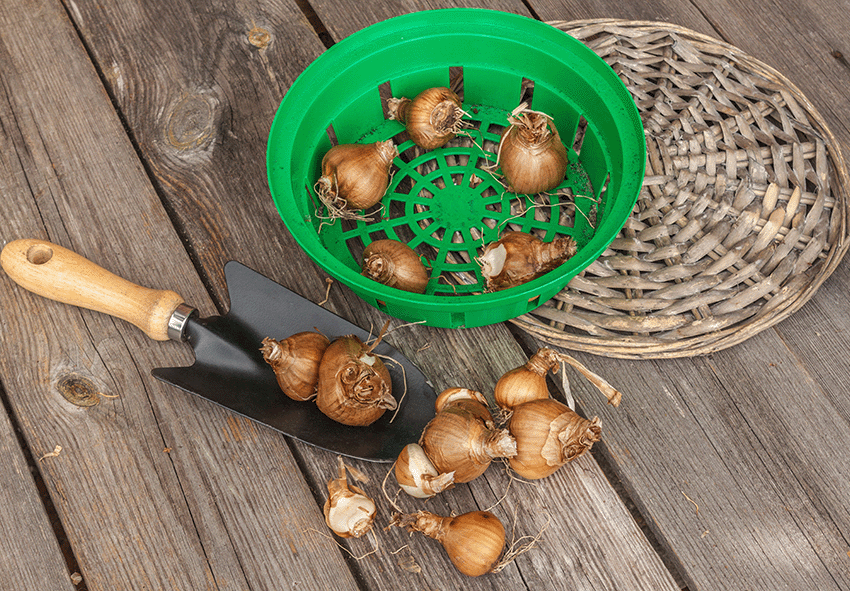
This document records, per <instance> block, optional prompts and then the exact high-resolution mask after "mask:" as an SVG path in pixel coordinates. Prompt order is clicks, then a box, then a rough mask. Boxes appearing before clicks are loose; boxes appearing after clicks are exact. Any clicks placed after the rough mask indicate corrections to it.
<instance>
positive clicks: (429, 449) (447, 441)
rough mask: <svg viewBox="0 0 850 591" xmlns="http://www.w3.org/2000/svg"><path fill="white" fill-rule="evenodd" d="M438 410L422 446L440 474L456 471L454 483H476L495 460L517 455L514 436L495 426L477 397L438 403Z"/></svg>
mask: <svg viewBox="0 0 850 591" xmlns="http://www.w3.org/2000/svg"><path fill="white" fill-rule="evenodd" d="M469 392H474V391H469ZM441 396H442V394H441ZM437 400H438V403H439V402H440V397H438V398H437ZM438 409H439V410H438V411H437V414H436V415H435V416H434V418H433V419H431V420H430V421H429V422H428V424H427V425H425V429H423V430H422V435H421V436H420V438H419V445H420V446H421V447H422V450H423V451H424V452H425V455H426V456H427V457H428V459H429V460H431V463H432V464H433V465H434V467H435V468H436V469H437V471H438V472H440V473H446V472H454V475H455V476H454V481H455V482H460V483H462V482H469V481H471V480H474V479H475V478H478V477H479V476H480V475H481V474H483V473H484V472H485V471H486V470H487V467H488V466H489V465H490V463H491V462H492V461H493V460H494V459H496V458H509V457H512V456H513V455H515V454H516V442H515V441H514V440H513V437H512V436H511V435H510V433H508V431H507V430H506V429H499V428H497V427H496V425H495V422H494V421H493V416H492V415H491V414H490V411H489V410H488V409H487V407H486V406H485V405H484V404H483V403H481V402H480V401H479V400H476V399H475V397H474V396H470V397H466V396H462V397H459V398H455V399H453V400H451V401H447V402H444V403H442V404H438Z"/></svg>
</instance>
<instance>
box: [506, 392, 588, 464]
mask: <svg viewBox="0 0 850 591" xmlns="http://www.w3.org/2000/svg"><path fill="white" fill-rule="evenodd" d="M508 430H509V431H510V433H511V435H513V437H514V439H515V441H516V454H514V456H513V457H511V458H510V459H509V460H508V462H509V463H510V466H511V468H512V469H513V470H514V472H516V473H517V474H518V475H519V476H521V477H522V478H526V479H528V480H538V479H541V478H546V477H547V476H550V475H551V474H553V473H555V471H556V470H558V468H560V467H561V466H563V465H564V464H566V463H567V462H571V461H573V460H575V459H576V458H578V457H579V456H581V455H582V454H584V453H585V452H587V451H588V450H589V449H590V448H591V447H592V446H593V444H594V443H595V442H597V441H599V440H600V439H601V437H602V426H601V421H600V420H599V418H598V417H594V418H593V419H592V420H588V419H585V418H584V417H582V416H580V415H579V414H578V413H576V412H575V411H574V410H572V409H571V408H570V407H569V406H567V405H566V404H563V403H561V402H559V401H557V400H555V399H553V398H549V399H542V400H532V401H530V402H525V403H523V404H520V405H519V406H516V407H514V409H513V413H511V417H510V419H509V420H508Z"/></svg>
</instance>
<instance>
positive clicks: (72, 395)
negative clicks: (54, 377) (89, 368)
mask: <svg viewBox="0 0 850 591" xmlns="http://www.w3.org/2000/svg"><path fill="white" fill-rule="evenodd" d="M56 388H57V389H58V390H59V393H60V394H62V396H63V397H64V398H65V400H67V401H68V402H70V403H71V404H75V405H77V406H94V405H96V404H98V403H99V402H100V392H99V391H98V389H97V387H96V386H95V385H94V382H92V381H91V380H90V379H88V378H85V377H83V376H81V375H77V374H69V375H67V376H65V377H63V378H61V379H60V380H59V382H58V383H57V384H56Z"/></svg>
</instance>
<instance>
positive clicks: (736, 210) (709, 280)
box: [512, 20, 850, 358]
mask: <svg viewBox="0 0 850 591" xmlns="http://www.w3.org/2000/svg"><path fill="white" fill-rule="evenodd" d="M550 24H552V25H553V26H555V27H556V28H559V29H561V30H563V31H565V32H567V33H569V34H570V35H572V36H574V37H576V38H577V39H579V40H581V41H582V42H584V43H586V44H587V45H588V46H589V47H590V48H591V49H593V50H594V51H595V52H596V53H597V54H598V55H600V56H601V57H602V58H603V59H604V60H605V61H606V62H607V63H608V64H609V65H611V66H612V67H613V69H614V70H615V71H616V72H617V73H618V74H619V75H620V77H621V79H622V80H623V81H624V82H625V84H626V86H627V87H628V88H629V90H630V92H631V93H632V95H633V97H634V98H635V101H636V102H637V105H638V109H639V111H640V113H641V118H642V120H643V124H644V129H645V133H646V142H647V172H646V178H645V180H644V183H643V187H642V190H641V194H640V196H639V198H638V203H637V205H636V206H635V209H634V211H633V213H632V215H631V217H630V218H629V220H628V221H627V222H626V224H625V227H624V228H623V230H622V231H621V233H620V234H619V236H618V237H617V238H616V239H615V240H614V242H613V243H612V244H611V246H610V248H609V249H608V250H607V251H606V252H604V253H603V255H602V256H601V257H600V258H599V259H598V260H597V261H596V262H595V263H593V264H592V265H591V266H590V267H588V268H587V269H586V270H585V271H584V272H583V273H581V274H580V275H579V276H577V277H576V278H575V279H573V280H572V281H571V282H570V283H569V284H568V285H567V287H565V288H564V289H563V290H562V291H560V292H559V293H558V294H557V295H556V296H555V297H554V298H552V299H551V300H550V301H548V302H546V303H545V304H544V305H543V306H541V307H539V308H537V310H535V311H533V312H531V313H529V314H525V315H523V316H520V317H519V318H517V319H515V320H513V321H512V322H514V323H515V324H516V325H518V326H519V327H521V328H522V329H524V330H525V331H527V332H529V333H531V334H533V335H535V336H537V337H538V338H539V339H541V340H543V341H544V342H548V343H550V344H552V345H556V346H560V347H563V348H566V349H573V350H581V351H588V352H591V353H595V354H598V355H604V356H609V357H621V358H662V357H685V356H692V355H700V354H707V353H711V352H714V351H718V350H721V349H724V348H726V347H729V346H732V345H735V344H737V343H740V342H741V341H743V340H745V339H747V338H749V337H751V336H753V335H755V334H757V333H758V332H760V331H762V330H764V329H766V328H768V327H770V326H773V325H774V324H776V323H777V322H779V321H780V320H782V319H784V318H786V317H788V316H789V315H790V314H792V313H793V312H795V311H796V310H798V309H799V308H800V307H801V306H802V305H803V304H804V303H805V302H807V301H808V300H809V299H810V298H811V297H812V295H813V294H814V293H815V291H816V290H817V288H818V287H819V286H820V285H821V284H822V283H823V281H824V280H825V279H826V278H827V277H828V276H829V275H830V274H831V273H832V272H833V270H834V269H835V267H836V266H837V264H838V263H839V261H840V260H841V258H842V257H843V255H844V253H845V251H846V250H847V247H848V236H847V232H848V227H847V217H848V199H847V194H848V186H850V184H849V183H848V174H847V169H846V167H845V163H844V160H843V158H842V156H841V153H840V150H839V146H838V143H837V141H836V140H835V138H834V136H833V135H832V133H831V132H830V130H829V129H828V128H827V127H826V125H825V123H824V121H823V118H822V117H821V116H820V114H819V113H818V112H817V110H816V109H815V108H814V107H813V106H812V104H811V103H810V102H809V101H808V100H807V99H806V97H805V96H804V95H803V94H802V93H801V92H800V91H799V90H798V89H797V88H796V87H795V86H794V85H793V84H791V83H790V82H789V81H788V80H787V79H785V78H784V77H783V76H782V75H781V74H779V73H778V72H776V71H775V70H774V69H772V68H770V67H769V66H767V65H765V64H763V63H761V62H760V61H758V60H756V59H754V58H752V57H749V56H747V55H746V54H744V53H743V52H742V51H741V50H739V49H737V48H735V47H733V46H730V45H728V44H725V43H723V42H721V41H717V40H715V39H712V38H710V37H706V36H704V35H701V34H699V33H696V32H693V31H690V30H687V29H683V28H679V27H675V26H671V25H669V24H667V23H653V22H634V21H618V20H594V21H574V22H553V23H550Z"/></svg>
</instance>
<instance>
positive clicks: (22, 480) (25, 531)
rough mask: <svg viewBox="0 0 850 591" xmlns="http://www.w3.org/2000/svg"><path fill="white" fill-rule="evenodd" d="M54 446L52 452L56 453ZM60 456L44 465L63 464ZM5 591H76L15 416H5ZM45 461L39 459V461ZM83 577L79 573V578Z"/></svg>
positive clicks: (0, 526)
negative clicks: (16, 429)
mask: <svg viewBox="0 0 850 591" xmlns="http://www.w3.org/2000/svg"><path fill="white" fill-rule="evenodd" d="M55 451H56V448H55V447H54V449H53V450H51V451H50V452H49V453H54V452H55ZM61 453H62V450H61V449H60V450H59V452H58V453H57V455H51V456H47V457H44V456H42V458H43V460H41V461H43V462H44V461H50V460H53V459H58V458H59V457H60V456H61ZM0 455H2V457H3V462H2V464H0V506H3V507H14V510H13V511H8V510H4V511H0V530H2V531H3V532H5V535H3V536H2V537H0V573H3V574H2V575H0V586H2V587H4V588H8V589H12V588H18V589H56V591H71V590H72V589H74V585H73V584H72V582H71V575H72V574H74V573H71V572H68V566H67V565H66V563H65V559H64V558H63V557H62V552H61V550H60V547H59V544H58V543H57V540H56V535H55V534H54V532H53V529H52V528H51V526H50V522H49V520H48V516H47V515H46V514H45V511H44V505H43V503H42V501H41V498H40V492H39V491H38V489H37V488H36V485H35V482H34V480H33V475H32V474H31V473H30V466H29V464H28V463H27V460H26V458H25V457H24V454H23V453H22V451H21V448H20V447H19V446H18V440H17V436H16V435H15V432H14V429H13V427H12V424H11V422H10V421H9V417H8V416H7V415H6V414H5V413H2V414H0ZM40 459H41V458H36V461H39V460H40ZM77 574H79V573H77Z"/></svg>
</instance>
